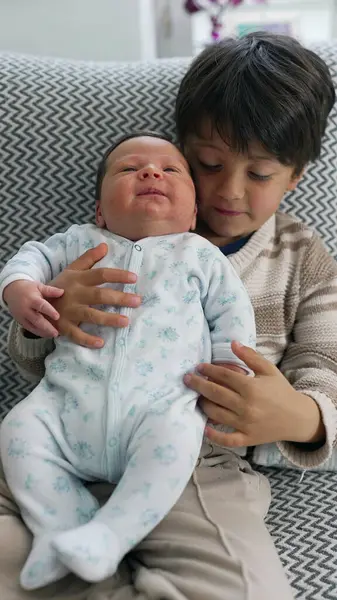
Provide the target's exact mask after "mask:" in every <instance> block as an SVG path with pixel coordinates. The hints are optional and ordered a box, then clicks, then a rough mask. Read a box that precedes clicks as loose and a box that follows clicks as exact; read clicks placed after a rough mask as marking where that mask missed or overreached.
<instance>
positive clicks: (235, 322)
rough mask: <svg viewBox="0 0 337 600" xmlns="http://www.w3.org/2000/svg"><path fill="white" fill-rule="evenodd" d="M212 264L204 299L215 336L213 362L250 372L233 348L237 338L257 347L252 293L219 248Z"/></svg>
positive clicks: (211, 329)
mask: <svg viewBox="0 0 337 600" xmlns="http://www.w3.org/2000/svg"><path fill="white" fill-rule="evenodd" d="M216 254H217V256H216V258H215V260H214V262H213V264H212V266H211V270H210V277H209V287H208V292H207V295H206V297H205V299H204V311H205V316H206V319H207V321H208V324H209V328H210V332H211V340H212V362H213V363H216V364H222V365H224V366H226V367H231V368H233V369H234V367H235V370H237V368H240V370H242V371H243V372H245V373H247V374H250V373H251V372H250V370H249V369H248V367H247V366H246V365H245V364H244V363H243V362H242V361H241V360H239V359H238V358H237V356H236V355H235V354H234V353H233V351H232V348H231V343H232V342H233V341H238V342H241V344H244V345H245V346H250V347H251V348H255V345H256V330H255V319H254V311H253V307H252V305H251V302H250V299H249V296H248V293H247V291H246V289H245V287H244V285H243V284H242V282H241V280H240V278H239V276H238V275H237V273H236V272H235V270H234V268H233V267H232V265H231V264H230V262H229V260H228V259H227V258H226V257H225V256H222V255H221V254H220V251H219V252H216Z"/></svg>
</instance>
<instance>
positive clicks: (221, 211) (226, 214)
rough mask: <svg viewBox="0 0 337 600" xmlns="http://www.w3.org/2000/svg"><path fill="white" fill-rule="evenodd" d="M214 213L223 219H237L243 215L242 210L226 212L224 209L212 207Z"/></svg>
mask: <svg viewBox="0 0 337 600" xmlns="http://www.w3.org/2000/svg"><path fill="white" fill-rule="evenodd" d="M214 208H215V210H216V212H217V213H219V214H220V215H223V216H224V217H239V216H240V215H243V214H244V211H243V210H241V211H240V210H228V209H225V208H216V207H214Z"/></svg>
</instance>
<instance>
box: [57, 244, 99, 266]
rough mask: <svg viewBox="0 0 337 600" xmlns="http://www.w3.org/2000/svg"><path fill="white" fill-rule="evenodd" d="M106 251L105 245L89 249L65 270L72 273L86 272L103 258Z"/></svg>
mask: <svg viewBox="0 0 337 600" xmlns="http://www.w3.org/2000/svg"><path fill="white" fill-rule="evenodd" d="M107 251H108V246H107V244H99V245H98V246H96V247H95V248H90V249H89V250H87V251H86V252H84V254H82V255H81V256H80V257H79V258H77V259H76V260H74V262H72V263H71V264H70V265H68V267H67V269H71V270H73V271H86V270H87V269H91V268H92V267H93V266H94V265H95V264H96V263H97V262H98V261H99V260H101V259H102V258H104V256H105V255H106V253H107Z"/></svg>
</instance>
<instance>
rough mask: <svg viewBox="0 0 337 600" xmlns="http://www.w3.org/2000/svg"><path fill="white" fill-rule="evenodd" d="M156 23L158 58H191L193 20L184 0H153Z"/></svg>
mask: <svg viewBox="0 0 337 600" xmlns="http://www.w3.org/2000/svg"><path fill="white" fill-rule="evenodd" d="M153 5H154V8H155V21H156V43H157V56H158V57H159V58H166V57H173V56H191V55H192V53H193V43H192V19H191V16H190V15H189V14H188V13H187V12H186V11H185V10H184V7H183V0H153Z"/></svg>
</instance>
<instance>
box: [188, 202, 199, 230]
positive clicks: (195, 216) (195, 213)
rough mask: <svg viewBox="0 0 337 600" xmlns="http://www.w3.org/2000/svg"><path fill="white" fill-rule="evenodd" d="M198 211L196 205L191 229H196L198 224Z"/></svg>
mask: <svg viewBox="0 0 337 600" xmlns="http://www.w3.org/2000/svg"><path fill="white" fill-rule="evenodd" d="M197 213H198V209H197V205H195V207H194V213H193V218H192V223H191V228H190V231H195V228H196V226H197Z"/></svg>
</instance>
